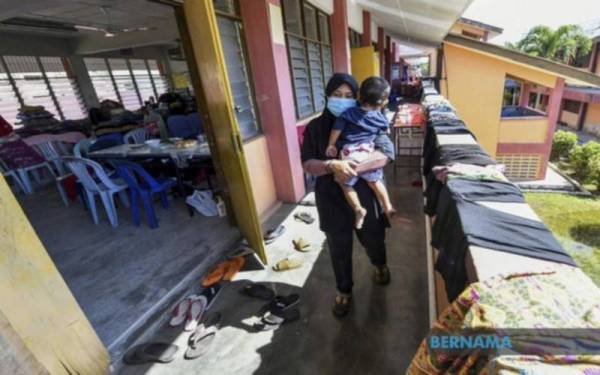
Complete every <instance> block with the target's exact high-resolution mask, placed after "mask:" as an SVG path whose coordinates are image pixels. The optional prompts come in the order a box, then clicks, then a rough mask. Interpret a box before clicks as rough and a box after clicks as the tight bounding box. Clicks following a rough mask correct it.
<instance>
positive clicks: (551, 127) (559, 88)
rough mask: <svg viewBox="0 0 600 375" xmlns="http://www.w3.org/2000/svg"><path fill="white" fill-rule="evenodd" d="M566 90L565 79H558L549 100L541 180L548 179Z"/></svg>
mask: <svg viewBox="0 0 600 375" xmlns="http://www.w3.org/2000/svg"><path fill="white" fill-rule="evenodd" d="M564 90H565V79H564V78H560V77H557V78H556V83H555V85H554V89H552V92H551V93H550V98H549V99H548V109H547V111H546V113H547V115H548V129H547V130H546V142H545V143H544V148H543V155H542V162H541V163H540V173H539V178H540V179H544V178H546V168H547V167H548V161H549V160H550V151H551V150H552V137H553V136H554V131H555V130H556V124H557V122H558V120H559V118H560V112H561V103H562V97H563V92H564Z"/></svg>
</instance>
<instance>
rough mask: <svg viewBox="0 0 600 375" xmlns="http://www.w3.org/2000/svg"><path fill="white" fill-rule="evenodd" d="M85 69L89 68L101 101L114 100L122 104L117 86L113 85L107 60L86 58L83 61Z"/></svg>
mask: <svg viewBox="0 0 600 375" xmlns="http://www.w3.org/2000/svg"><path fill="white" fill-rule="evenodd" d="M83 61H84V63H85V67H86V68H87V71H88V74H89V76H90V79H91V80H92V85H93V86H94V91H96V96H97V97H98V100H99V101H101V102H102V101H103V100H113V101H115V102H120V101H121V99H120V98H119V96H118V95H117V92H116V90H115V86H114V85H113V81H112V77H111V75H110V71H109V70H108V65H107V64H106V60H105V59H101V58H92V57H90V58H85V59H83Z"/></svg>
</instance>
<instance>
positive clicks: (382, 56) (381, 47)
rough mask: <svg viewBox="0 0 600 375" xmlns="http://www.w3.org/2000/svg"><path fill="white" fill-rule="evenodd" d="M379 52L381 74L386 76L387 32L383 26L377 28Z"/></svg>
mask: <svg viewBox="0 0 600 375" xmlns="http://www.w3.org/2000/svg"><path fill="white" fill-rule="evenodd" d="M377 52H378V53H379V75H380V76H381V77H385V33H384V31H383V27H378V28H377Z"/></svg>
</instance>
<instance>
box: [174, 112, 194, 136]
mask: <svg viewBox="0 0 600 375" xmlns="http://www.w3.org/2000/svg"><path fill="white" fill-rule="evenodd" d="M167 130H168V133H169V137H178V138H183V139H186V138H194V137H195V134H194V131H193V130H192V127H191V126H190V122H189V121H188V118H187V116H185V115H173V116H169V118H168V119H167Z"/></svg>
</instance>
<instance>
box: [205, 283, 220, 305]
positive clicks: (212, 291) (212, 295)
mask: <svg viewBox="0 0 600 375" xmlns="http://www.w3.org/2000/svg"><path fill="white" fill-rule="evenodd" d="M220 291H221V284H217V285H213V286H211V287H209V288H206V289H204V290H203V291H202V293H200V297H201V298H204V299H206V310H208V309H209V308H210V306H211V305H212V304H213V302H215V300H216V299H217V295H218V294H219V292H220Z"/></svg>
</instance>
